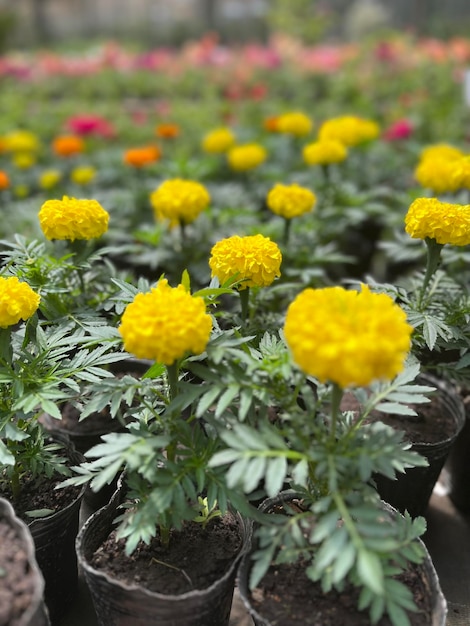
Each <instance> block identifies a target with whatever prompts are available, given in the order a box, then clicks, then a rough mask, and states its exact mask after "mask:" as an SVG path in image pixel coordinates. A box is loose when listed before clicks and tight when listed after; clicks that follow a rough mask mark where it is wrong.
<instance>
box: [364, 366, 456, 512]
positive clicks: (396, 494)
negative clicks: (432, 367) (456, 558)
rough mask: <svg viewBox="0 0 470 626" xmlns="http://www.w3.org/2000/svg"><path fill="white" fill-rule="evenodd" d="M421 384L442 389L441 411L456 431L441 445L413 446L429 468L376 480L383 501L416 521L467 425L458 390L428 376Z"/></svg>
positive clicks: (440, 394)
mask: <svg viewBox="0 0 470 626" xmlns="http://www.w3.org/2000/svg"><path fill="white" fill-rule="evenodd" d="M420 382H421V383H422V384H426V385H430V386H433V387H436V388H437V389H438V395H439V398H440V405H441V410H442V411H445V412H446V413H447V415H448V416H449V417H451V418H452V419H453V423H454V428H453V430H452V432H450V433H449V434H448V436H447V437H446V438H445V439H442V440H441V441H438V442H435V443H426V442H420V441H413V442H412V446H411V449H412V450H414V451H415V452H418V453H419V454H421V456H423V457H425V458H426V459H427V461H428V464H429V465H428V466H427V467H413V468H409V469H407V470H406V472H405V473H404V474H398V475H397V478H396V480H392V479H390V478H387V477H385V476H382V475H375V476H374V481H375V483H376V487H377V491H378V492H379V494H380V497H381V498H382V500H385V502H388V503H389V504H391V505H392V506H393V507H395V508H396V509H397V510H398V511H400V512H401V513H404V512H405V511H408V513H409V514H410V515H411V516H412V517H417V516H418V515H423V514H424V513H425V511H426V508H427V506H428V503H429V500H430V498H431V494H432V491H433V489H434V486H435V484H436V482H437V479H438V478H439V474H440V473H441V470H442V468H443V466H444V463H445V462H446V459H447V457H448V456H449V453H450V451H451V448H452V446H453V445H454V443H455V441H456V440H457V437H458V435H459V433H460V432H461V430H462V428H463V426H464V423H465V409H464V405H463V402H462V399H461V398H460V396H459V394H458V392H457V389H456V388H455V387H453V386H452V385H450V384H448V383H446V382H445V381H441V380H438V379H436V378H434V377H433V376H430V375H428V374H426V375H423V376H421V377H420Z"/></svg>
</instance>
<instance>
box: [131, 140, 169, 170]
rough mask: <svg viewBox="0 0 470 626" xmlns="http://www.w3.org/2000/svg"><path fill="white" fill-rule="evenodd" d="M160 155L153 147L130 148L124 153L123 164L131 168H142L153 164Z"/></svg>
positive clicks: (157, 148) (155, 147) (156, 147)
mask: <svg viewBox="0 0 470 626" xmlns="http://www.w3.org/2000/svg"><path fill="white" fill-rule="evenodd" d="M161 155H162V153H161V151H160V148H159V147H158V146H154V145H150V146H142V147H140V148H131V149H129V150H126V152H125V153H124V163H126V165H130V166H131V167H143V166H144V165H148V164H149V163H155V161H158V159H159V158H160V157H161Z"/></svg>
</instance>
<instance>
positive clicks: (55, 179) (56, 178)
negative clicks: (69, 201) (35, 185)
mask: <svg viewBox="0 0 470 626" xmlns="http://www.w3.org/2000/svg"><path fill="white" fill-rule="evenodd" d="M61 178H62V173H61V172H60V171H59V170H46V171H44V172H43V173H42V174H41V176H40V177H39V186H40V187H41V189H53V188H54V187H55V186H56V185H58V184H59V182H60V179H61Z"/></svg>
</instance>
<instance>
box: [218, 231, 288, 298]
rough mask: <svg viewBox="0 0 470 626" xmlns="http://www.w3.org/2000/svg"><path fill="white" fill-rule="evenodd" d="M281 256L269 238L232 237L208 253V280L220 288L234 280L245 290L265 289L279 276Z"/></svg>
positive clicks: (254, 236)
mask: <svg viewBox="0 0 470 626" xmlns="http://www.w3.org/2000/svg"><path fill="white" fill-rule="evenodd" d="M281 261H282V255H281V251H280V250H279V248H278V246H277V244H276V243H274V241H271V240H270V239H269V237H264V236H263V235H250V236H247V237H239V236H238V235H234V236H233V237H228V238H226V239H222V240H221V241H218V242H217V243H216V244H215V245H214V246H213V248H212V250H211V258H210V259H209V267H210V268H211V275H212V277H215V276H216V277H217V278H218V279H219V282H220V283H221V284H223V283H224V282H225V281H226V280H228V279H229V278H232V277H233V276H235V277H236V278H237V280H241V281H243V282H242V284H241V285H240V287H239V288H240V289H245V288H246V287H267V286H268V285H270V284H271V283H272V282H273V280H274V279H275V278H278V277H279V276H280V275H281V271H280V267H281Z"/></svg>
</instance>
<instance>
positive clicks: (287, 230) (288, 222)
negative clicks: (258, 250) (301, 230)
mask: <svg viewBox="0 0 470 626" xmlns="http://www.w3.org/2000/svg"><path fill="white" fill-rule="evenodd" d="M291 223H292V220H288V219H284V233H283V235H282V241H283V242H284V245H287V244H288V243H289V236H290V231H291V228H290V227H291Z"/></svg>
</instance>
